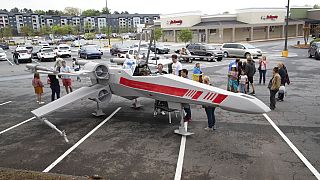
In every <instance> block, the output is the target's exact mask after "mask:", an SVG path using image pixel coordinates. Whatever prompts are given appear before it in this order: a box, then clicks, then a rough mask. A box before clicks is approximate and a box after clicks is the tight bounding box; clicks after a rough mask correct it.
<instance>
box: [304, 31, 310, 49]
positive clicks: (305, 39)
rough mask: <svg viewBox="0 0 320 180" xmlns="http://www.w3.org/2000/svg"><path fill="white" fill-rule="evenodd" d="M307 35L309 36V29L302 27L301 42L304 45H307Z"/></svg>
mask: <svg viewBox="0 0 320 180" xmlns="http://www.w3.org/2000/svg"><path fill="white" fill-rule="evenodd" d="M309 35H310V28H309V27H308V26H304V27H303V40H304V44H305V45H307V43H308V41H309Z"/></svg>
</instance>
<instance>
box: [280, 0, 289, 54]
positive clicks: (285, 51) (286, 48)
mask: <svg viewBox="0 0 320 180" xmlns="http://www.w3.org/2000/svg"><path fill="white" fill-rule="evenodd" d="M289 10H290V0H288V5H287V17H286V27H285V39H284V49H283V51H282V56H283V57H288V26H289Z"/></svg>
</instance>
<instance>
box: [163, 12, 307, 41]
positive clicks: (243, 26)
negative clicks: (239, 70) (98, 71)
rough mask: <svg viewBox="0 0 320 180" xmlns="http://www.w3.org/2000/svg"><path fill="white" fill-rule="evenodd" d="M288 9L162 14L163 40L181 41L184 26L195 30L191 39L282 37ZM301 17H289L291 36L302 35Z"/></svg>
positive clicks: (225, 39)
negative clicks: (228, 12) (204, 13)
mask: <svg viewBox="0 0 320 180" xmlns="http://www.w3.org/2000/svg"><path fill="white" fill-rule="evenodd" d="M285 16H286V10H285V9H283V8H278V9H274V8H273V9H265V8H264V9H240V10H237V13H236V14H219V15H211V16H208V15H202V13H201V12H199V11H194V12H186V13H178V14H169V15H160V20H159V21H160V23H161V28H162V29H163V32H164V35H163V38H162V41H167V42H179V39H178V33H179V31H180V30H181V29H186V28H187V29H190V30H192V32H193V39H192V42H194V43H196V42H203V43H225V42H240V41H251V40H268V39H275V38H283V37H284V34H285ZM303 25H304V21H302V20H292V19H289V27H288V36H289V37H298V36H303Z"/></svg>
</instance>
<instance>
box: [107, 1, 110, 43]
mask: <svg viewBox="0 0 320 180" xmlns="http://www.w3.org/2000/svg"><path fill="white" fill-rule="evenodd" d="M106 13H107V24H108V25H107V28H108V30H107V33H108V42H109V46H110V26H109V22H110V21H109V14H110V12H109V9H108V0H106Z"/></svg>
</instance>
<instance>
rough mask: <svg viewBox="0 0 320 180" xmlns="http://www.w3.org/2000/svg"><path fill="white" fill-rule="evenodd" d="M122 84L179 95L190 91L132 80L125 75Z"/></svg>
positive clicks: (121, 80)
mask: <svg viewBox="0 0 320 180" xmlns="http://www.w3.org/2000/svg"><path fill="white" fill-rule="evenodd" d="M120 84H121V85H124V86H128V87H131V88H135V89H140V90H146V91H152V92H157V93H163V94H167V95H173V96H179V97H183V96H184V95H185V94H186V93H187V92H188V89H183V88H176V87H171V86H165V85H158V84H152V83H147V82H141V81H135V80H130V79H127V78H124V77H121V78H120Z"/></svg>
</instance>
